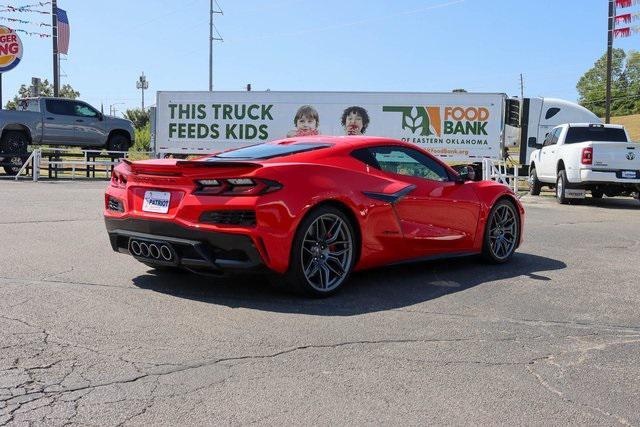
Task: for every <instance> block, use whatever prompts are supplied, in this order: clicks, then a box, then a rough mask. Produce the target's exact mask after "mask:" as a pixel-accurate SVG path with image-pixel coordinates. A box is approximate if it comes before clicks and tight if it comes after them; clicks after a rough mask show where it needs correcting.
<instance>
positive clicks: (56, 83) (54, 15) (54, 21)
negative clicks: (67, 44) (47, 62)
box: [51, 0, 60, 96]
mask: <svg viewBox="0 0 640 427" xmlns="http://www.w3.org/2000/svg"><path fill="white" fill-rule="evenodd" d="M51 31H52V35H51V36H52V37H51V39H52V40H53V96H59V93H60V70H59V66H60V62H59V60H58V2H57V1H56V0H51Z"/></svg>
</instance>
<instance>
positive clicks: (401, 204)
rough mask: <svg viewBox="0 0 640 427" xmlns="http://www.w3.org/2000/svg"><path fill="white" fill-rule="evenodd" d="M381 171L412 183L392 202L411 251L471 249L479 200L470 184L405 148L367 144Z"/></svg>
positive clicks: (440, 165)
mask: <svg viewBox="0 0 640 427" xmlns="http://www.w3.org/2000/svg"><path fill="white" fill-rule="evenodd" d="M369 150H370V151H371V154H372V157H373V158H374V159H375V160H376V162H377V164H378V166H379V168H380V170H381V171H382V172H383V173H385V174H387V175H389V176H390V177H392V178H394V179H396V180H399V181H402V182H406V183H408V184H410V185H413V186H414V188H413V190H412V191H410V192H409V193H407V194H406V195H404V196H403V197H401V198H400V199H398V200H397V201H395V202H394V210H395V213H396V215H397V218H398V221H399V223H400V228H401V230H402V233H403V236H404V238H405V239H406V242H407V244H408V245H409V247H410V248H411V252H413V253H414V254H415V255H416V256H428V255H433V254H437V253H446V252H449V253H451V252H466V251H469V250H471V249H472V248H473V243H474V238H475V234H476V229H477V226H478V217H479V214H480V203H479V200H478V197H477V195H476V193H475V191H474V190H473V188H471V185H470V184H469V183H456V182H455V181H453V180H452V177H451V176H450V175H449V173H448V171H447V169H446V168H445V166H443V165H442V164H441V163H440V162H439V161H438V160H436V159H435V158H432V157H430V156H429V155H427V154H425V153H423V152H421V151H419V150H414V149H411V148H408V147H401V146H381V147H374V148H370V149H369Z"/></svg>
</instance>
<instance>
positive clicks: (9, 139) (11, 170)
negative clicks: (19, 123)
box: [0, 130, 29, 175]
mask: <svg viewBox="0 0 640 427" xmlns="http://www.w3.org/2000/svg"><path fill="white" fill-rule="evenodd" d="M28 144H29V140H28V138H27V135H26V134H25V133H24V132H20V131H15V130H12V131H8V132H6V133H5V134H4V136H3V137H2V141H0V152H3V153H10V154H13V156H10V157H4V161H5V162H9V163H11V164H10V165H5V166H4V170H5V172H6V173H8V174H9V175H16V174H17V173H18V172H20V169H21V168H22V165H24V162H25V161H26V160H27V159H28V158H29V154H28V153H27V145H28ZM16 154H17V155H16Z"/></svg>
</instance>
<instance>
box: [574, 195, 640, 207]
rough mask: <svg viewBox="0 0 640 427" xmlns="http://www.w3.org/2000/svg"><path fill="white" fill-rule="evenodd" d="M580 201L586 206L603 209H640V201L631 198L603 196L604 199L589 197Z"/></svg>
mask: <svg viewBox="0 0 640 427" xmlns="http://www.w3.org/2000/svg"><path fill="white" fill-rule="evenodd" d="M580 203H581V204H583V205H585V206H593V207H595V208H603V209H640V202H638V200H637V199H631V198H618V197H603V198H602V199H594V198H593V197H587V198H585V199H582V200H581V201H580Z"/></svg>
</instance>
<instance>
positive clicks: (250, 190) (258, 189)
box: [194, 178, 282, 196]
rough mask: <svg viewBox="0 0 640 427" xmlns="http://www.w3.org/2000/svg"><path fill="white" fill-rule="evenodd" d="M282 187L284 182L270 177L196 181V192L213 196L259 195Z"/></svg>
mask: <svg viewBox="0 0 640 427" xmlns="http://www.w3.org/2000/svg"><path fill="white" fill-rule="evenodd" d="M281 188H282V184H280V183H279V182H276V181H272V180H269V179H258V178H225V179H201V180H198V181H196V189H195V191H194V193H195V194H203V195H211V196H259V195H262V194H267V193H272V192H274V191H277V190H279V189H281Z"/></svg>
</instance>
